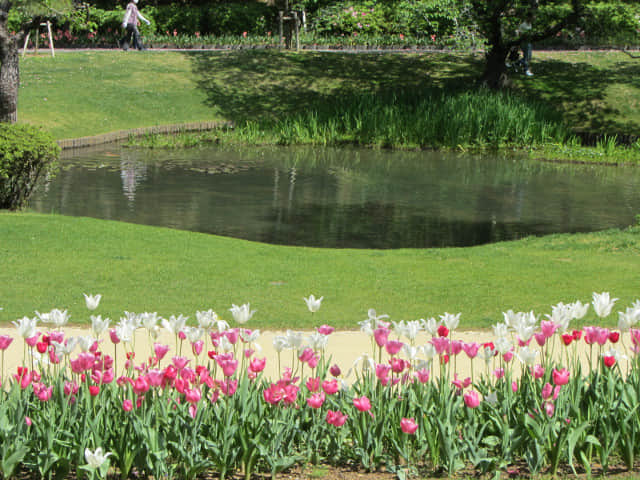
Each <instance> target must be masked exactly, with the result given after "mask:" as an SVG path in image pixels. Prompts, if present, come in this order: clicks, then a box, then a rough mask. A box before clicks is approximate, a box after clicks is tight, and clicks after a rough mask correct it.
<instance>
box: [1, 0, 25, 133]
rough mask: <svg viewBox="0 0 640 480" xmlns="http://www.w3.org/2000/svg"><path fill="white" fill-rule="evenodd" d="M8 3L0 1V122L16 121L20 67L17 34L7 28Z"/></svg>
mask: <svg viewBox="0 0 640 480" xmlns="http://www.w3.org/2000/svg"><path fill="white" fill-rule="evenodd" d="M9 8H10V4H7V2H2V3H0V122H2V123H15V122H17V121H18V85H19V83H20V67H19V61H18V41H19V38H20V37H19V36H18V35H11V34H10V32H9V30H8V29H7V17H8V13H9Z"/></svg>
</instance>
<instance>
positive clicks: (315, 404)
mask: <svg viewBox="0 0 640 480" xmlns="http://www.w3.org/2000/svg"><path fill="white" fill-rule="evenodd" d="M324 400H325V395H324V392H320V393H314V394H313V395H311V396H310V397H309V398H307V405H309V406H310V407H311V408H320V407H321V406H322V404H323V403H324Z"/></svg>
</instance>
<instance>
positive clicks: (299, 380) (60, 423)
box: [0, 293, 640, 479]
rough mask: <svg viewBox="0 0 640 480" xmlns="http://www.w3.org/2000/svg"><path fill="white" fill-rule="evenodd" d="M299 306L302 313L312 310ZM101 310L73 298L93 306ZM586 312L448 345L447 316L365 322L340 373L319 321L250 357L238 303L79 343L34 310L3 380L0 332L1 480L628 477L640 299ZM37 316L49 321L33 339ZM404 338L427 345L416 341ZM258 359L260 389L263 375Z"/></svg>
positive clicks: (59, 323)
mask: <svg viewBox="0 0 640 480" xmlns="http://www.w3.org/2000/svg"><path fill="white" fill-rule="evenodd" d="M305 300H306V301H307V305H308V307H309V310H311V311H312V312H315V311H317V310H318V309H319V308H320V305H321V300H322V299H315V298H314V297H313V296H311V297H309V298H308V299H305ZM98 302H99V298H98V297H87V306H88V307H89V308H91V309H94V308H96V307H97V306H98ZM614 303H615V299H611V298H610V297H609V295H608V294H607V293H603V294H594V295H593V302H592V304H593V310H594V312H595V316H596V317H601V318H604V317H607V316H609V315H610V314H611V311H612V307H613V306H614ZM589 307H590V305H589V304H586V305H583V304H581V303H580V302H576V303H574V304H569V305H564V304H558V305H556V306H554V307H552V311H551V313H550V314H547V315H546V316H545V317H544V319H541V318H540V317H538V316H536V315H535V314H534V313H533V312H528V313H522V312H520V313H514V312H512V311H509V312H506V313H504V314H503V315H504V322H503V323H499V324H497V325H496V326H495V327H494V336H495V338H494V340H493V341H492V342H490V343H483V344H478V343H475V342H463V341H461V340H457V339H456V329H457V328H458V325H459V317H460V315H459V314H458V315H452V314H449V313H445V314H444V315H441V316H440V319H439V320H436V319H434V318H431V319H428V320H418V321H409V322H405V321H402V322H397V323H396V322H389V321H388V319H387V317H386V316H385V315H377V314H376V312H375V311H373V310H370V311H369V315H368V319H366V320H365V321H363V322H361V323H360V327H361V331H362V335H369V336H370V338H371V351H370V352H368V353H365V354H363V356H362V357H360V358H359V359H358V361H357V362H356V363H355V364H354V365H353V366H351V365H349V366H340V365H336V364H332V362H331V359H330V357H329V356H328V355H327V345H328V342H330V341H331V334H332V332H333V329H332V328H331V327H329V326H327V325H323V326H321V327H319V328H318V329H317V331H315V332H313V333H311V334H303V333H296V332H287V333H286V334H284V335H281V336H277V337H275V340H274V348H275V351H276V352H278V353H277V354H276V357H277V358H270V359H267V358H265V357H261V356H260V354H259V353H258V352H259V348H258V345H257V341H258V340H259V335H260V333H259V332H258V331H251V330H248V329H246V328H244V324H245V322H247V321H248V320H250V318H251V316H252V315H253V313H254V312H253V311H251V310H250V308H249V305H242V306H241V307H237V306H235V305H234V306H233V308H232V309H231V313H232V315H233V318H234V319H235V320H236V322H238V323H240V324H242V325H243V326H242V327H241V328H230V326H229V325H228V323H227V322H225V321H224V320H222V319H220V318H218V316H217V315H216V314H215V313H214V312H213V311H211V310H209V311H206V312H198V313H197V315H196V317H197V326H196V325H193V326H188V325H187V323H186V320H187V319H186V318H185V317H183V316H181V315H180V316H178V317H173V316H172V317H171V318H169V319H162V318H160V317H159V316H158V315H157V314H155V313H153V314H151V313H144V314H133V313H128V312H127V313H126V315H125V317H123V318H122V319H121V320H120V322H119V323H117V324H116V325H115V326H114V328H111V329H110V328H109V323H110V322H109V320H107V319H104V320H103V319H102V318H101V317H100V316H92V317H91V319H92V335H91V336H86V337H67V336H66V335H65V333H64V325H65V323H66V321H67V320H68V317H67V314H66V312H64V311H59V310H53V311H51V312H49V313H46V314H39V313H38V314H37V315H38V316H37V317H35V318H28V317H25V318H22V319H20V320H17V321H15V322H13V323H14V324H15V326H16V327H17V330H18V336H21V337H22V338H23V339H24V347H23V351H24V357H23V364H22V366H20V367H18V368H17V370H16V371H13V372H5V371H4V368H5V365H4V360H5V359H4V352H5V350H6V349H7V347H8V346H9V345H10V344H11V343H12V341H13V338H12V337H9V336H0V349H1V350H2V352H3V356H2V376H3V378H2V380H3V382H2V386H3V388H2V390H1V391H0V395H1V396H2V399H1V401H0V470H1V472H2V475H3V478H8V477H11V476H12V475H16V474H20V475H26V476H29V475H31V476H33V477H42V478H45V477H46V478H51V477H56V478H63V477H65V476H68V475H76V476H77V477H85V476H86V477H91V478H101V477H106V476H113V477H121V478H128V477H130V476H133V475H136V476H153V477H154V478H180V479H192V478H198V477H199V476H204V475H211V474H213V475H216V476H218V477H219V478H225V477H229V476H232V475H238V474H241V475H244V476H245V478H247V479H248V478H250V477H251V476H252V475H254V474H257V473H263V474H269V475H271V476H274V477H275V476H276V475H277V474H278V473H280V472H283V471H285V470H287V469H289V468H292V467H295V466H301V465H307V464H323V465H339V466H345V465H348V466H350V467H353V468H357V469H361V470H365V471H370V472H371V471H378V470H382V469H384V470H386V471H389V472H395V473H396V474H397V476H398V477H399V478H406V477H408V476H412V475H415V474H420V475H429V474H434V473H437V474H442V473H447V474H450V475H451V474H455V473H456V472H457V471H460V470H461V469H465V470H464V471H465V472H469V469H473V470H474V472H476V473H493V472H507V473H509V474H511V475H515V474H523V475H524V474H537V473H540V472H548V473H550V474H556V473H557V472H558V471H560V470H562V471H564V472H573V473H580V472H586V473H587V474H590V473H591V470H592V468H593V466H594V465H598V469H599V471H602V472H604V473H606V472H607V470H608V469H609V468H610V467H611V466H613V465H615V466H616V468H618V467H620V466H624V467H625V468H626V469H628V470H633V469H634V468H635V467H636V466H637V463H636V459H637V456H638V455H639V454H640V411H639V408H638V405H640V398H638V397H639V396H640V363H639V361H638V356H637V355H636V354H637V353H638V352H639V351H640V329H636V328H635V325H636V324H637V322H638V320H640V301H636V302H635V303H634V304H633V305H632V306H630V307H628V308H626V309H625V310H624V311H620V312H619V313H618V316H619V319H618V328H617V329H615V330H610V329H608V328H603V327H596V326H594V327H584V328H582V329H579V330H573V329H571V328H570V321H572V320H573V319H577V318H584V317H585V315H587V314H588V310H589ZM39 321H42V322H49V323H51V328H50V329H48V331H47V332H46V333H44V334H43V333H41V332H40V331H39V330H40V328H39V326H38V322H39ZM161 328H163V329H166V330H168V331H170V332H171V334H172V336H173V337H174V338H175V342H174V344H173V345H171V346H169V345H166V344H163V343H157V342H156V343H154V344H153V353H152V354H151V355H150V356H148V357H145V358H139V357H138V356H136V350H135V341H136V337H140V336H141V335H144V336H147V335H148V336H149V339H150V341H151V342H153V340H154V338H157V335H158V333H159V331H160V329H161ZM419 335H422V336H426V338H428V340H427V341H426V342H423V343H420V344H419V342H417V339H418V338H419ZM138 341H140V339H139V338H138ZM584 345H586V348H584ZM123 346H124V348H123ZM578 347H580V348H578ZM118 352H126V353H125V355H123V354H122V353H120V355H119V356H118ZM579 352H586V356H585V357H584V358H582V357H581V355H579ZM463 359H465V361H467V362H470V365H471V368H470V370H469V375H468V376H466V374H465V375H463V376H464V378H462V376H459V375H458V373H459V371H458V368H457V366H458V364H459V363H462V360H463ZM267 361H269V362H275V363H276V364H277V367H275V369H274V371H277V372H279V374H278V375H277V376H276V377H275V378H267V377H266V376H265V366H266V364H267Z"/></svg>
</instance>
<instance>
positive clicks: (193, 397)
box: [184, 388, 202, 403]
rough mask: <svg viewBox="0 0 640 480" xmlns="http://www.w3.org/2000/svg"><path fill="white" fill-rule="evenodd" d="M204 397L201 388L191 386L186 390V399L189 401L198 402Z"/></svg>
mask: <svg viewBox="0 0 640 480" xmlns="http://www.w3.org/2000/svg"><path fill="white" fill-rule="evenodd" d="M200 398H202V392H201V391H200V389H199V388H189V389H187V390H186V391H185V392H184V399H185V400H186V401H187V402H188V403H198V402H199V401H200Z"/></svg>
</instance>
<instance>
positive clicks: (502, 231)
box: [32, 146, 640, 248]
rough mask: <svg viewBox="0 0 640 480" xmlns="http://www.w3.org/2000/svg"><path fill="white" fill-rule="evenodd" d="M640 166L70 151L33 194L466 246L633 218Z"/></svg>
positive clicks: (201, 221)
mask: <svg viewBox="0 0 640 480" xmlns="http://www.w3.org/2000/svg"><path fill="white" fill-rule="evenodd" d="M639 187H640V170H638V169H637V168H632V167H595V166H584V165H556V164H547V163H541V162H531V161H526V160H523V159H518V158H515V157H509V156H498V155H484V156H482V155H468V154H458V153H447V154H442V153H436V152H389V151H375V150H359V149H312V148H274V147H266V148H239V149H234V148H230V147H215V148H207V149H193V150H182V151H157V150H138V149H127V148H121V147H118V146H108V147H102V148H100V149H93V150H82V151H76V152H74V153H73V154H66V155H65V158H64V159H63V161H62V169H61V171H60V173H59V174H58V175H57V177H56V178H55V179H53V181H51V182H50V184H48V185H47V187H46V189H44V190H42V191H40V192H39V193H38V194H37V195H36V197H35V198H34V200H33V202H32V207H33V208H34V209H35V210H37V211H41V212H55V213H60V214H63V215H74V216H88V217H96V218H105V219H113V220H122V221H126V222H134V223H142V224H149V225H161V226H167V227H172V228H179V229H184V230H193V231H198V232H207V233H215V234H219V235H226V236H231V237H237V238H245V239H250V240H256V241H260V242H267V243H275V244H288V245H307V246H322V247H355V248H399V247H441V246H469V245H477V244H483V243H488V242H495V241H501V240H509V239H517V238H521V237H523V236H527V235H542V234H548V233H554V232H581V231H593V230H601V229H605V228H610V227H624V226H627V225H630V224H632V223H634V217H635V215H636V214H638V213H640V193H639V192H640V188H639Z"/></svg>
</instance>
